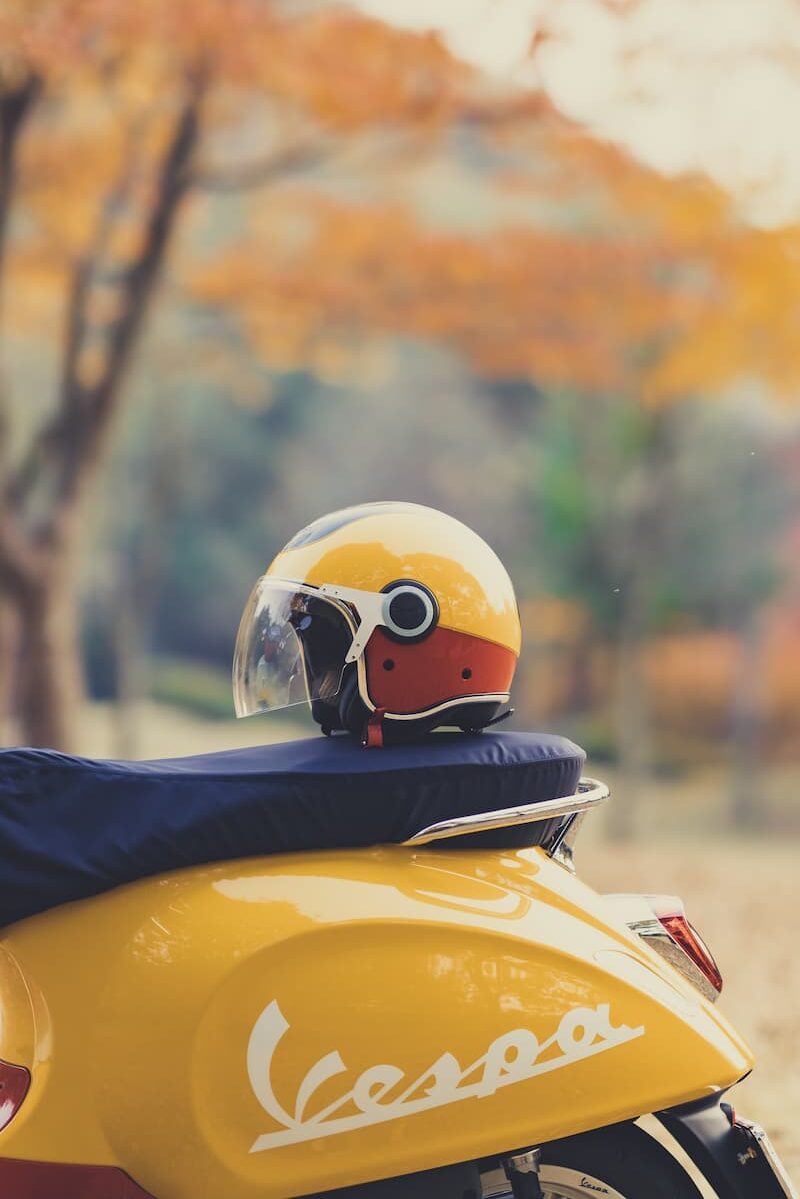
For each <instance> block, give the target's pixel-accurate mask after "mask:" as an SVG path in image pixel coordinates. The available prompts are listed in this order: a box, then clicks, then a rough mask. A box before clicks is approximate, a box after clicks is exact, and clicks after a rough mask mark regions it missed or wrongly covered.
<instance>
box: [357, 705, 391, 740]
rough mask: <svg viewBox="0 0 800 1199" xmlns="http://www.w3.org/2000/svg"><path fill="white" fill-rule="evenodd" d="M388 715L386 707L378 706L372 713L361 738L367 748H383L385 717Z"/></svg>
mask: <svg viewBox="0 0 800 1199" xmlns="http://www.w3.org/2000/svg"><path fill="white" fill-rule="evenodd" d="M385 715H386V709H385V708H376V709H375V711H374V712H371V713H370V716H369V719H368V720H367V723H366V726H365V728H364V736H363V737H362V738H361V744H362V745H363V746H364V747H365V749H383V718H384V716H385Z"/></svg>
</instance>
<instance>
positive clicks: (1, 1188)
mask: <svg viewBox="0 0 800 1199" xmlns="http://www.w3.org/2000/svg"><path fill="white" fill-rule="evenodd" d="M0 1195H4V1196H5V1195H8V1196H9V1199H11V1196H13V1199H153V1196H152V1195H150V1194H149V1192H148V1191H143V1190H142V1188H141V1187H138V1186H137V1185H136V1183H135V1182H134V1181H133V1179H132V1178H129V1177H128V1175H127V1174H125V1173H124V1171H122V1170H117V1169H115V1168H114V1167H112V1166H74V1165H68V1166H65V1165H59V1164H57V1163H55V1162H23V1161H17V1160H16V1159H14V1158H0Z"/></svg>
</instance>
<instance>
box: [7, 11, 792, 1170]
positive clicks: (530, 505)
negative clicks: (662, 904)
mask: <svg viewBox="0 0 800 1199" xmlns="http://www.w3.org/2000/svg"><path fill="white" fill-rule="evenodd" d="M798 62H800V6H799V5H798V4H797V0H735V2H734V0H700V2H698V0H628V2H624V0H616V2H612V0H607V2H603V0H557V2H555V0H439V3H438V4H431V3H430V2H426V3H423V2H422V0H359V2H358V3H352V4H333V3H327V2H324V0H292V3H281V2H279V0H226V2H225V3H223V2H222V0H191V2H189V0H172V2H171V3H170V4H169V5H163V4H161V3H158V2H157V0H139V2H138V3H137V4H135V5H133V4H130V3H129V2H127V0H125V2H123V0H102V2H101V0H2V4H0V742H2V743H4V744H9V745H11V744H19V743H24V744H30V745H46V746H52V747H56V748H59V749H65V750H70V751H73V752H78V753H81V754H88V755H98V756H118V757H124V756H127V757H158V756H175V755H178V754H182V753H191V752H200V751H203V750H205V749H215V748H225V747H230V746H234V745H237V744H252V743H257V742H259V741H261V740H267V739H276V738H277V739H281V738H284V737H288V736H293V735H297V734H298V733H303V732H307V731H309V726H303V724H302V718H301V717H298V716H297V715H296V714H295V713H290V714H289V716H288V717H286V718H281V717H280V716H278V717H274V718H271V719H268V718H262V719H260V720H258V719H256V720H252V721H246V722H242V723H238V724H237V723H235V722H234V721H233V720H232V705H231V696H230V673H229V667H230V659H231V654H232V645H233V640H234V637H235V632H236V628H237V624H238V619H239V615H240V612H241V609H242V607H243V604H244V601H245V599H246V597H247V595H248V593H249V590H250V588H251V586H252V584H253V582H254V580H255V578H256V577H257V576H258V575H259V574H260V573H261V572H262V571H263V569H264V568H265V566H266V564H267V563H268V562H269V560H270V559H271V557H272V556H273V554H274V553H275V552H276V551H277V550H278V549H279V548H280V547H281V545H282V544H283V543H284V542H285V541H286V540H287V539H288V538H289V537H290V536H291V535H292V534H293V533H294V532H295V531H296V530H297V529H298V528H300V527H301V526H302V525H304V524H306V523H307V522H308V521H310V520H311V519H313V518H314V517H315V516H317V515H320V514H321V513H323V512H325V511H328V510H331V509H334V508H337V507H341V506H345V505H347V504H351V503H356V502H361V501H365V500H374V499H407V500H414V501H417V502H420V503H424V504H432V505H434V506H436V507H441V508H443V509H445V510H446V511H448V512H450V513H452V514H453V515H455V516H457V517H459V518H461V519H462V520H464V521H466V522H467V523H468V524H470V525H472V526H473V527H474V528H475V529H476V530H477V531H478V532H479V533H481V534H482V535H483V536H484V537H485V538H486V539H487V540H488V541H489V542H490V543H491V544H492V545H493V546H494V547H495V548H496V549H497V551H498V552H499V553H500V555H501V556H502V557H503V559H504V561H505V562H506V564H507V566H508V568H509V570H510V572H511V574H512V576H513V578H514V579H515V582H516V584H517V587H518V593H519V597H520V604H521V609H522V617H523V629H524V642H525V645H524V655H523V659H522V663H521V668H520V672H519V675H518V685H517V687H516V694H515V703H516V709H517V715H516V717H515V721H516V724H517V727H527V728H534V727H535V728H545V729H550V730H555V731H558V732H561V733H565V734H567V735H569V736H572V737H574V738H575V739H576V740H577V741H579V742H580V743H581V744H582V745H583V746H584V747H585V748H586V749H587V751H588V752H589V755H590V763H591V769H592V772H593V773H595V774H599V775H600V776H603V777H607V778H608V779H609V781H610V782H611V783H612V785H613V788H614V792H615V796H616V801H615V803H614V804H613V805H612V806H611V807H610V808H609V809H608V814H607V816H605V817H603V818H602V819H601V818H597V817H596V818H595V824H594V826H590V827H589V829H587V831H586V834H585V848H584V856H583V859H582V862H581V865H582V868H583V870H584V872H585V874H586V877H587V878H588V879H589V880H590V881H592V882H593V883H595V884H596V885H598V886H601V887H605V888H607V889H611V890H625V889H636V888H640V889H641V888H645V889H649V890H653V889H656V890H663V891H680V892H682V893H683V894H684V897H685V898H686V900H687V904H688V907H689V911H690V914H691V915H693V916H694V917H695V919H696V920H697V922H698V923H699V924H700V926H701V928H702V929H703V931H704V933H707V934H708V938H709V941H710V942H711V945H712V948H714V949H717V950H718V952H719V957H720V959H721V965H722V968H723V973H726V974H727V976H728V982H729V996H728V997H727V998H726V1000H725V1006H726V1010H727V1011H728V1012H729V1014H730V1015H731V1016H732V1017H733V1018H734V1019H735V1020H736V1021H738V1022H739V1023H740V1024H741V1026H742V1028H743V1030H744V1031H745V1032H746V1033H747V1035H748V1036H749V1037H750V1038H751V1040H752V1041H753V1043H754V1045H755V1047H756V1049H757V1050H758V1052H759V1054H760V1057H761V1064H760V1067H759V1069H758V1070H757V1072H756V1075H755V1076H754V1078H753V1079H752V1080H750V1081H748V1082H747V1083H746V1084H744V1088H743V1091H744V1090H745V1089H747V1092H748V1094H747V1096H746V1098H742V1099H741V1100H740V1101H739V1104H740V1105H741V1106H743V1107H749V1110H750V1113H751V1114H752V1115H754V1116H755V1117H756V1118H760V1119H762V1120H763V1121H764V1122H765V1123H767V1124H769V1126H770V1128H771V1129H772V1130H773V1131H774V1132H775V1134H776V1140H777V1141H778V1143H779V1145H780V1147H781V1149H782V1150H783V1152H784V1153H785V1154H786V1156H787V1158H788V1159H789V1161H790V1163H794V1165H795V1167H796V1166H798V1165H800V1134H798V1132H797V1131H795V1130H794V1129H793V1128H792V1126H791V1124H790V1113H791V1112H792V1111H793V1110H794V1109H796V1108H797V1106H798V1102H800V1082H798V1079H800V1049H798V1047H797V1041H798V1037H797V1034H798V1031H800V1030H798V1028H797V1019H796V1012H797V1008H798V999H800V967H798V965H797V963H796V960H795V958H794V957H793V956H792V951H793V949H794V946H793V933H794V919H793V917H794V911H795V910H796V908H797V906H798V903H800V881H798V876H800V872H799V871H798V870H797V866H798V860H799V858H798V849H799V848H800V803H798V799H797V770H798V765H799V764H800V352H798V349H799V347H800V142H798V140H797V137H796V127H797V121H796V117H797V115H798V113H800V75H798V72H797V69H796V68H797V65H798Z"/></svg>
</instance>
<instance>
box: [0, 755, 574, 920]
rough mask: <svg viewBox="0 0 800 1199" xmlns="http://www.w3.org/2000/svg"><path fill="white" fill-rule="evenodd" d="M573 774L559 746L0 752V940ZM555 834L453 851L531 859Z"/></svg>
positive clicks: (476, 839) (473, 839) (401, 837)
mask: <svg viewBox="0 0 800 1199" xmlns="http://www.w3.org/2000/svg"><path fill="white" fill-rule="evenodd" d="M583 762H584V753H583V751H582V750H581V749H579V748H578V746H577V745H574V744H573V743H572V742H571V741H568V740H566V739H565V738H563V737H555V736H548V735H544V734H533V733H501V732H488V733H482V734H476V735H467V734H463V733H435V734H432V735H430V736H428V737H426V738H425V739H424V740H422V741H420V742H418V743H416V744H414V745H404V746H390V747H387V748H384V749H380V750H377V749H376V750H364V749H362V748H361V746H360V745H358V744H357V743H356V742H355V741H353V740H351V739H350V738H349V737H331V738H325V737H312V738H308V739H306V740H302V741H290V742H286V743H283V744H280V745H262V746H257V747H254V748H252V749H236V750H228V751H225V752H222V753H211V754H202V755H200V756H198V757H190V758H171V759H164V760H162V761H155V762H114V761H92V760H90V759H87V758H77V757H71V756H69V755H66V754H60V753H56V752H54V751H52V750H36V749H10V750H2V751H0V926H1V925H6V924H10V923H12V922H14V921H17V920H21V919H23V918H25V917H27V916H32V915H34V914H36V913H37V912H42V911H46V910H47V909H48V908H52V907H55V906H56V905H57V904H61V903H66V902H69V901H71V900H76V899H85V898H87V897H89V896H91V895H98V894H100V893H101V892H103V891H108V890H110V889H111V888H113V887H117V886H119V885H120V884H123V883H130V882H133V881H135V880H136V879H140V878H145V877H147V876H149V875H156V874H165V873H167V872H169V871H172V870H178V869H181V868H182V867H186V866H196V865H202V864H204V863H210V862H216V861H225V860H229V859H234V858H244V857H255V856H260V855H264V854H274V853H292V852H310V851H313V850H324V849H336V848H339V849H340V848H356V847H365V846H370V845H379V844H386V843H399V842H402V841H405V840H407V839H408V838H409V837H411V836H413V834H414V833H416V832H418V831H419V830H420V829H422V828H424V827H425V826H427V825H429V824H433V823H435V822H437V821H440V820H447V819H451V818H453V817H456V816H466V815H473V814H475V813H479V812H486V811H492V810H494V809H497V808H506V807H513V806H515V805H516V804H520V803H533V802H537V801H542V800H546V799H555V798H557V797H559V796H565V795H571V794H572V793H573V792H574V791H575V789H576V787H577V785H578V780H579V778H580V773H581V768H582V766H583ZM557 824H558V821H552V820H550V821H543V822H541V823H536V824H527V825H520V826H516V827H513V828H508V829H503V830H495V831H493V832H486V833H480V834H473V835H471V836H469V837H468V838H466V839H465V838H459V839H458V842H457V844H459V845H460V846H461V847H466V846H467V845H471V846H476V845H482V846H486V847H509V848H511V847H515V846H521V845H538V844H542V843H543V842H544V841H546V839H547V838H548V837H549V836H551V835H552V833H553V831H554V828H555V827H556V826H557ZM443 844H447V843H446V842H440V843H439V847H441V845H443Z"/></svg>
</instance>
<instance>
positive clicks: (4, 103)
mask: <svg viewBox="0 0 800 1199" xmlns="http://www.w3.org/2000/svg"><path fill="white" fill-rule="evenodd" d="M41 91H42V83H41V80H40V79H38V78H37V77H36V76H35V75H28V76H26V77H25V79H23V81H22V82H21V83H20V84H18V85H17V87H15V88H11V89H10V90H8V91H0V269H2V263H3V253H4V250H5V242H6V230H7V228H8V214H9V210H10V208H11V196H12V193H13V190H14V158H15V153H16V148H17V142H18V140H19V135H20V133H21V131H22V126H23V123H24V121H25V119H26V117H27V116H28V114H29V113H30V111H31V109H32V108H33V105H34V104H35V102H36V100H37V99H38V97H39V95H40V93H41Z"/></svg>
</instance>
